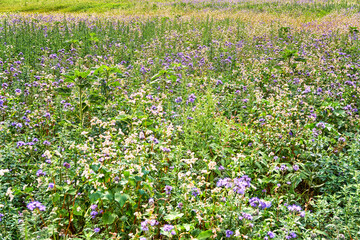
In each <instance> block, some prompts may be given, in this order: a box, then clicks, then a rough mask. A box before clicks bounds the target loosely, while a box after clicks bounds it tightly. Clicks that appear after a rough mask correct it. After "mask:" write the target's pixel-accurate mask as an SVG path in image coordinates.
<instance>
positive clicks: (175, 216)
mask: <svg viewBox="0 0 360 240" xmlns="http://www.w3.org/2000/svg"><path fill="white" fill-rule="evenodd" d="M183 215H184V214H183V213H179V212H170V213H169V214H168V215H166V216H165V217H164V219H165V220H168V221H172V220H175V219H178V218H181V217H182V216H183Z"/></svg>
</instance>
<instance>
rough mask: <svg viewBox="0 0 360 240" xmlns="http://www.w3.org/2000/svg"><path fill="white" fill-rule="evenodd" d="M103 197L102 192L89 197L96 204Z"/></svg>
mask: <svg viewBox="0 0 360 240" xmlns="http://www.w3.org/2000/svg"><path fill="white" fill-rule="evenodd" d="M100 197H101V193H100V192H96V193H92V194H90V195H89V199H90V202H92V203H94V202H95V201H96V200H98V199H99V198H100Z"/></svg>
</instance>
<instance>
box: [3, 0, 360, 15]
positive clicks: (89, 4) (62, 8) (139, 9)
mask: <svg viewBox="0 0 360 240" xmlns="http://www.w3.org/2000/svg"><path fill="white" fill-rule="evenodd" d="M287 1H290V2H291V1H293V3H286V2H285V0H284V1H283V2H282V3H281V4H279V3H271V2H262V3H261V1H260V0H252V1H250V2H247V3H244V2H243V3H238V4H236V5H227V4H226V3H223V4H222V5H221V6H219V5H216V4H215V5H214V4H207V3H204V4H192V3H184V2H182V1H181V0H149V1H144V0H0V12H28V13H32V12H39V13H44V12H60V13H61V12H64V13H65V12H70V13H81V12H82V13H111V14H124V15H133V14H135V15H144V14H146V15H168V16H176V15H192V14H194V13H196V14H199V13H201V12H204V11H203V10H220V11H221V10H222V11H225V12H226V13H228V14H229V13H230V12H234V11H238V10H250V11H252V12H256V13H261V12H267V13H271V14H275V15H279V14H283V13H285V14H290V15H291V16H292V17H295V16H306V17H309V16H311V17H317V18H318V17H323V16H326V15H328V14H330V13H333V12H336V11H338V12H339V11H348V9H350V8H351V7H352V8H351V11H353V12H354V11H355V12H356V11H360V4H359V3H358V2H357V1H352V0H329V1H327V2H326V3H318V4H297V3H296V1H295V0H287ZM318 1H322V0H318ZM174 2H176V4H172V3H174ZM215 2H218V1H215ZM225 2H226V1H225ZM230 9H231V10H230ZM206 12H207V11H206Z"/></svg>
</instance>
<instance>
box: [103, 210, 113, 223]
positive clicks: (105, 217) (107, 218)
mask: <svg viewBox="0 0 360 240" xmlns="http://www.w3.org/2000/svg"><path fill="white" fill-rule="evenodd" d="M115 218H116V215H115V214H113V213H110V212H105V213H104V215H103V216H102V220H103V223H104V224H112V223H113V222H114V221H115Z"/></svg>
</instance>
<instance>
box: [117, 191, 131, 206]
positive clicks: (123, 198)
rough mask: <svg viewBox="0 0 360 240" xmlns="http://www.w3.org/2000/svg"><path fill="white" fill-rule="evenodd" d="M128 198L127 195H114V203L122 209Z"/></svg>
mask: <svg viewBox="0 0 360 240" xmlns="http://www.w3.org/2000/svg"><path fill="white" fill-rule="evenodd" d="M129 198H130V196H129V195H127V194H121V193H115V201H117V202H118V203H119V204H120V207H123V206H124V204H125V203H126V201H127V200H128V199H129Z"/></svg>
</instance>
